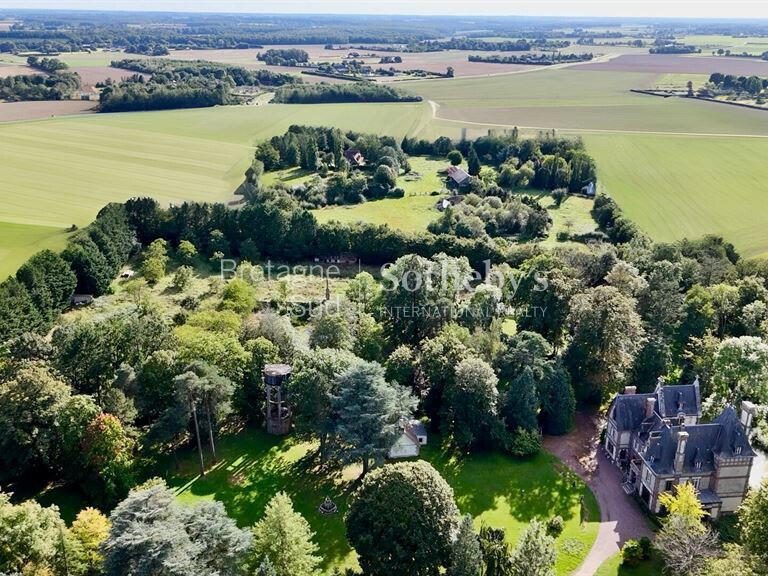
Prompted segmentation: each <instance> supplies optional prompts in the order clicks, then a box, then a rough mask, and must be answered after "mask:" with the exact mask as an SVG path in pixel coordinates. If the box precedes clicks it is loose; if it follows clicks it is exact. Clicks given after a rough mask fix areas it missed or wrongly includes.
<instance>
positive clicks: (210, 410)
mask: <svg viewBox="0 0 768 576" xmlns="http://www.w3.org/2000/svg"><path fill="white" fill-rule="evenodd" d="M175 382H176V386H177V395H178V396H177V398H178V403H179V405H180V406H183V407H185V408H186V410H187V417H186V422H187V423H188V422H189V419H190V418H191V419H192V424H193V425H194V432H195V439H196V440H197V450H198V454H199V456H200V472H201V474H202V475H205V464H204V461H203V448H202V442H203V440H202V438H201V434H202V433H207V436H208V442H209V446H210V449H211V456H212V457H213V461H214V462H215V461H216V444H215V442H214V433H215V432H216V430H218V427H219V426H220V425H221V423H222V421H223V420H224V419H225V418H226V417H227V415H228V414H229V413H230V411H231V408H232V406H231V400H232V393H233V392H234V386H233V385H232V382H231V380H229V379H228V378H226V377H224V376H221V375H220V374H219V372H218V370H216V368H215V367H213V366H211V365H210V364H206V363H205V362H200V361H198V362H192V363H191V364H189V365H188V366H187V367H186V368H185V371H184V373H183V374H180V375H179V376H177V377H176V378H175ZM201 429H202V433H201Z"/></svg>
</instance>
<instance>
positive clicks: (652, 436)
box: [605, 378, 755, 518]
mask: <svg viewBox="0 0 768 576" xmlns="http://www.w3.org/2000/svg"><path fill="white" fill-rule="evenodd" d="M636 390H637V389H636V387H634V386H627V387H626V388H625V389H624V393H623V394H617V395H616V397H615V398H614V399H613V402H612V403H611V407H610V409H609V411H608V427H607V430H606V436H605V449H606V451H607V452H608V456H609V458H610V459H611V460H612V461H613V462H614V463H615V464H616V466H618V467H619V468H620V469H621V470H622V472H623V473H624V484H623V488H624V491H625V492H626V493H627V494H637V495H638V496H639V497H640V500H641V501H642V502H643V503H644V504H645V506H647V507H648V509H649V510H651V511H652V512H654V513H657V512H659V511H660V503H659V495H660V494H661V493H663V492H668V491H670V490H672V487H673V486H674V485H675V484H680V483H684V482H690V483H691V484H693V485H694V486H695V487H696V489H697V490H698V493H699V499H700V500H701V503H702V505H703V506H704V509H705V510H706V511H707V512H709V514H710V515H711V517H712V518H717V517H718V516H719V515H720V514H721V513H729V512H734V511H736V509H737V508H738V507H739V505H740V504H741V502H742V500H743V499H744V497H745V496H746V493H747V489H748V486H749V474H750V471H751V469H752V460H753V459H754V457H755V453H754V452H753V450H752V447H751V446H750V443H749V429H750V427H751V425H752V420H753V418H754V414H755V406H754V405H753V404H752V403H751V402H747V401H744V402H742V403H741V416H740V417H739V415H738V414H737V412H736V410H735V409H734V408H733V407H732V406H727V407H726V408H725V409H724V410H723V412H722V413H721V414H720V415H719V416H718V417H717V418H715V420H714V421H712V422H711V423H709V424H700V423H699V420H700V419H701V393H700V390H699V382H698V379H697V380H696V381H695V382H694V383H693V384H687V385H681V386H664V385H663V381H662V379H661V378H660V379H659V383H658V385H657V386H656V389H655V390H654V391H653V392H652V393H650V394H637V393H636Z"/></svg>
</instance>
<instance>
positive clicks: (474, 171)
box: [467, 144, 480, 176]
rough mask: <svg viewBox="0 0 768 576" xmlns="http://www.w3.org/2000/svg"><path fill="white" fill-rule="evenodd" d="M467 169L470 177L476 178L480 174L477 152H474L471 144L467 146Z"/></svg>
mask: <svg viewBox="0 0 768 576" xmlns="http://www.w3.org/2000/svg"><path fill="white" fill-rule="evenodd" d="M467 167H468V169H469V170H468V171H469V175H470V176H477V175H478V174H480V158H478V156H477V152H475V146H474V145H473V144H470V145H469V154H468V155H467Z"/></svg>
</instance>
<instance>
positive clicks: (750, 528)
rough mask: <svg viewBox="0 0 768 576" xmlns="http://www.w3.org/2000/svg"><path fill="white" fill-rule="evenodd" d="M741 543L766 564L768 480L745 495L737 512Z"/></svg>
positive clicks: (767, 545)
mask: <svg viewBox="0 0 768 576" xmlns="http://www.w3.org/2000/svg"><path fill="white" fill-rule="evenodd" d="M738 517H739V528H740V529H741V539H742V543H743V544H744V546H745V547H746V549H747V550H748V551H749V552H750V553H751V554H753V555H754V556H755V557H756V558H758V559H761V560H762V562H763V563H764V564H768V478H763V481H762V482H761V484H760V487H759V488H758V489H757V490H752V491H751V492H749V494H747V497H746V499H745V500H744V502H743V503H742V505H741V507H740V508H739V510H738Z"/></svg>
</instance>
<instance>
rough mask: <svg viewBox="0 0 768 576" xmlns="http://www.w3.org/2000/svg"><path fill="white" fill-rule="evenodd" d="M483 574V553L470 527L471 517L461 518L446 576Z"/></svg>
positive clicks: (471, 526)
mask: <svg viewBox="0 0 768 576" xmlns="http://www.w3.org/2000/svg"><path fill="white" fill-rule="evenodd" d="M482 573H483V553H482V551H481V550H480V539H479V538H478V536H477V533H476V532H475V528H474V526H473V525H472V516H470V515H469V514H467V515H466V516H463V517H462V518H461V522H460V523H459V533H458V535H457V536H456V540H455V541H454V542H453V544H452V546H451V565H450V566H449V568H448V571H447V572H446V574H447V576H480V575H481V574H482Z"/></svg>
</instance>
